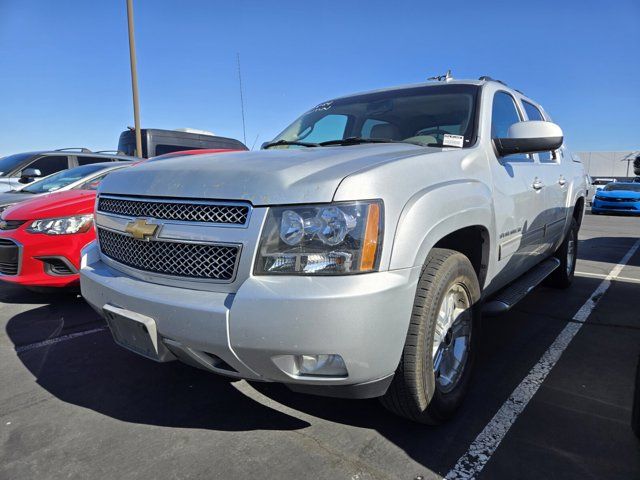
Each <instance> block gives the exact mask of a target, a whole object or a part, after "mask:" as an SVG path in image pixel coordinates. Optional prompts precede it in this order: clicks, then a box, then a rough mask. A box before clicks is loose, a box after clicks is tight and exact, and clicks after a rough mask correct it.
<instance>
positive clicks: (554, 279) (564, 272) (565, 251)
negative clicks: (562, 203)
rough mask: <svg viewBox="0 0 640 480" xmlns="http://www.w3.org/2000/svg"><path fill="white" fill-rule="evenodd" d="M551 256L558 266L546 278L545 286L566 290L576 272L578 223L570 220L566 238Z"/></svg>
mask: <svg viewBox="0 0 640 480" xmlns="http://www.w3.org/2000/svg"><path fill="white" fill-rule="evenodd" d="M571 242H573V256H572V260H570V257H569V248H570V245H571ZM553 256H554V257H556V258H557V259H558V260H560V266H559V267H558V268H556V269H555V270H554V271H553V273H551V275H549V276H548V277H547V278H546V280H545V285H549V286H550V287H555V288H567V287H568V286H569V285H571V282H573V276H574V274H575V271H576V260H577V258H578V223H577V222H576V220H575V219H574V218H572V219H571V226H570V227H569V231H568V232H567V236H566V237H565V238H564V240H563V241H562V244H561V245H560V247H558V250H556V253H554V255H553ZM569 262H571V264H569Z"/></svg>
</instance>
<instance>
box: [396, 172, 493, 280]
mask: <svg viewBox="0 0 640 480" xmlns="http://www.w3.org/2000/svg"><path fill="white" fill-rule="evenodd" d="M491 198H492V196H491V191H490V190H489V188H488V187H487V186H486V185H485V184H484V183H482V182H479V181H475V180H456V181H450V182H444V183H440V184H436V185H432V186H430V187H428V188H425V189H423V190H421V191H419V192H417V193H416V194H415V195H414V196H413V197H411V198H410V199H409V201H408V202H407V203H406V205H405V206H404V208H403V210H402V213H401V215H400V219H399V220H398V226H397V228H396V234H395V236H394V242H393V247H392V253H391V263H390V269H391V270H394V269H399V268H407V267H413V266H419V265H422V264H423V263H424V261H425V259H426V258H427V254H428V253H429V251H430V250H431V249H432V248H433V246H434V245H435V244H436V243H437V242H438V241H439V240H441V239H442V238H444V237H446V236H447V235H449V234H450V233H452V232H455V231H456V230H460V229H462V228H465V227H470V226H475V225H480V226H482V227H484V228H486V229H487V230H488V231H489V237H490V244H491V243H492V242H494V239H493V235H492V233H493V232H494V231H495V221H494V213H493V205H492V202H491ZM492 250H493V249H491V251H492Z"/></svg>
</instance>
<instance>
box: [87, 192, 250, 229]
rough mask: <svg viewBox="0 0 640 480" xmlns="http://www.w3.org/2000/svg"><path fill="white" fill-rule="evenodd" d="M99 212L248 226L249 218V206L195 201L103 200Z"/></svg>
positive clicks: (99, 203) (109, 198)
mask: <svg viewBox="0 0 640 480" xmlns="http://www.w3.org/2000/svg"><path fill="white" fill-rule="evenodd" d="M98 211H99V212H104V213H113V214H116V215H124V216H127V217H149V218H157V219H159V220H177V221H184V222H205V223H216V224H227V225H245V224H246V223H247V220H248V217H249V207H248V206H247V205H232V204H225V203H215V202H198V201H194V200H176V201H167V200H156V199H140V200H138V199H131V198H114V197H100V199H99V200H98Z"/></svg>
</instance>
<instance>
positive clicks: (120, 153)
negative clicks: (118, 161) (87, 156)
mask: <svg viewBox="0 0 640 480" xmlns="http://www.w3.org/2000/svg"><path fill="white" fill-rule="evenodd" d="M93 153H107V154H112V155H126V153H124V152H123V151H122V150H98V151H97V152H93Z"/></svg>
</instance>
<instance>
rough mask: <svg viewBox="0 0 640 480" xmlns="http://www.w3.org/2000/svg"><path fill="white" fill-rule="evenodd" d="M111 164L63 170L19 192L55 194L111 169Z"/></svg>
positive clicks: (96, 164) (95, 164) (97, 164)
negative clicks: (79, 181)
mask: <svg viewBox="0 0 640 480" xmlns="http://www.w3.org/2000/svg"><path fill="white" fill-rule="evenodd" d="M112 167H113V163H107V164H104V163H94V164H91V165H83V166H82V167H76V168H72V169H70V170H63V171H61V172H58V173H54V174H53V175H49V176H48V177H46V178H43V179H42V180H38V181H37V182H33V183H32V184H31V185H29V186H27V187H24V188H23V189H21V190H19V191H20V192H24V193H46V192H55V191H56V190H60V189H61V188H64V187H66V186H68V185H71V184H72V183H75V182H77V181H78V180H82V179H83V178H85V177H87V176H89V175H92V174H94V173H96V172H99V171H101V170H105V169H107V168H112Z"/></svg>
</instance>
